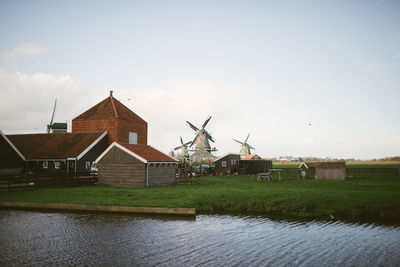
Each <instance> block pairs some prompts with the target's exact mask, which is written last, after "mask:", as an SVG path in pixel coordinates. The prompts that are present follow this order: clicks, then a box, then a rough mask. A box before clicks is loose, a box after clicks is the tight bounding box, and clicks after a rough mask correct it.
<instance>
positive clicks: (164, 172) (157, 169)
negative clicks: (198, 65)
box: [149, 164, 176, 186]
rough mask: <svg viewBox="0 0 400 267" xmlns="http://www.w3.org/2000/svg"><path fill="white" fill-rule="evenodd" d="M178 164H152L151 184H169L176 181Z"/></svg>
mask: <svg viewBox="0 0 400 267" xmlns="http://www.w3.org/2000/svg"><path fill="white" fill-rule="evenodd" d="M175 167H176V166H175V165H174V164H168V165H167V166H165V165H161V166H160V165H150V167H149V186H159V185H169V184H173V183H175V182H176V180H175V179H176V175H175V171H176V168H175Z"/></svg>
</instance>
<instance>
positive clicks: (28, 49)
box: [2, 43, 49, 59]
mask: <svg viewBox="0 0 400 267" xmlns="http://www.w3.org/2000/svg"><path fill="white" fill-rule="evenodd" d="M48 50H49V49H48V48H45V47H42V46H39V45H37V44H32V43H24V44H21V45H20V46H18V47H16V48H14V49H12V50H11V51H8V52H6V53H3V54H2V57H3V58H7V59H10V58H16V57H22V56H32V55H39V54H42V53H44V52H46V51H48Z"/></svg>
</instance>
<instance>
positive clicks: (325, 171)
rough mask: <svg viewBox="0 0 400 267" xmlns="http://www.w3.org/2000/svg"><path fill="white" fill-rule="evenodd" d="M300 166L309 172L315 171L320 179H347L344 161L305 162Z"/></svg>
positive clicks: (316, 176)
mask: <svg viewBox="0 0 400 267" xmlns="http://www.w3.org/2000/svg"><path fill="white" fill-rule="evenodd" d="M299 168H300V169H302V168H303V169H304V168H306V169H308V170H307V171H308V172H309V171H311V172H312V171H314V177H315V179H318V180H344V179H346V162H344V161H326V162H306V163H304V162H303V163H302V164H301V165H300V167H299Z"/></svg>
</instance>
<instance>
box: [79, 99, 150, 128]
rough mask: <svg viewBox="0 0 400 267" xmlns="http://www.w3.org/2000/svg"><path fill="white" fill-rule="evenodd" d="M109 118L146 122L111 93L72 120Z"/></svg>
mask: <svg viewBox="0 0 400 267" xmlns="http://www.w3.org/2000/svg"><path fill="white" fill-rule="evenodd" d="M110 118H115V119H122V120H128V121H136V122H142V123H146V121H145V120H143V119H142V118H140V117H139V116H138V115H137V114H136V113H134V112H133V111H132V110H130V109H129V108H127V107H126V106H125V105H123V104H122V103H121V102H119V101H118V100H117V99H115V98H114V97H113V96H112V93H110V96H109V97H107V98H106V99H104V100H103V101H101V102H100V103H98V104H97V105H95V106H93V107H92V108H90V109H88V110H87V111H85V112H84V113H82V114H81V115H79V116H77V117H76V118H75V119H73V120H105V119H110Z"/></svg>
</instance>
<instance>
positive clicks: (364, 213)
mask: <svg viewBox="0 0 400 267" xmlns="http://www.w3.org/2000/svg"><path fill="white" fill-rule="evenodd" d="M3 208H4V209H11V210H33V211H43V210H48V211H54V212H57V211H61V212H105V213H117V214H132V215H150V216H152V215H155V216H157V215H160V216H174V217H175V216H176V217H186V218H196V215H230V216H262V217H267V218H270V219H272V220H295V221H315V220H317V221H342V222H361V223H378V224H382V223H383V224H390V225H392V224H400V216H399V214H397V213H396V212H395V211H394V208H395V207H393V206H390V205H355V206H348V207H344V208H343V209H341V210H340V211H338V212H337V213H335V216H333V215H330V216H326V215H322V214H314V215H308V216H296V215H293V214H285V213H280V214H274V213H262V212H231V211H228V210H222V209H221V210H218V211H214V212H210V213H208V212H205V213H204V212H201V213H197V212H196V209H195V208H164V207H131V206H115V205H114V206H107V205H84V204H61V203H37V202H0V209H3Z"/></svg>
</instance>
